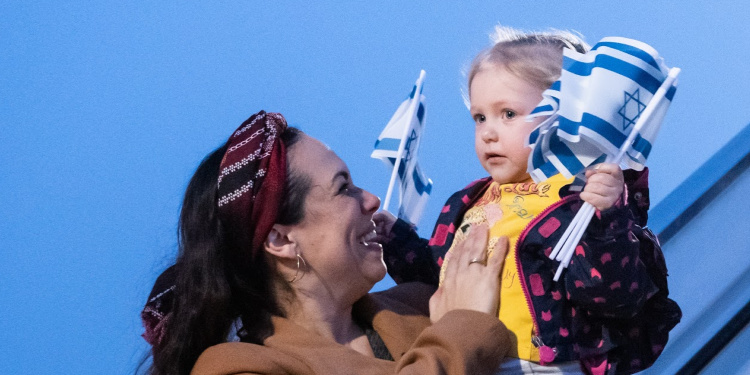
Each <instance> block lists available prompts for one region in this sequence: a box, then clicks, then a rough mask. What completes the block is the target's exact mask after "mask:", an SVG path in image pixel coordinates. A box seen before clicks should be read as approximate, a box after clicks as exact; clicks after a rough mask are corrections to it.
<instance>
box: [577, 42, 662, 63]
mask: <svg viewBox="0 0 750 375" xmlns="http://www.w3.org/2000/svg"><path fill="white" fill-rule="evenodd" d="M599 47H609V48H612V49H616V50H618V51H622V52H625V53H627V54H628V55H631V56H635V57H637V58H639V59H641V60H643V61H644V62H646V63H647V64H648V65H651V66H653V67H654V68H656V69H657V70H661V68H660V67H659V64H657V63H656V60H654V57H653V56H651V54H650V53H648V52H646V51H644V50H642V49H640V48H638V47H634V46H631V45H630V44H624V43H617V42H600V43H597V44H596V45H595V46H594V48H592V49H591V50H592V51H594V50H597V49H599Z"/></svg>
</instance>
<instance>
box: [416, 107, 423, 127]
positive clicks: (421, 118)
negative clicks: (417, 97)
mask: <svg viewBox="0 0 750 375" xmlns="http://www.w3.org/2000/svg"><path fill="white" fill-rule="evenodd" d="M417 118H418V119H419V123H420V124H421V123H423V122H424V104H422V102H419V109H417Z"/></svg>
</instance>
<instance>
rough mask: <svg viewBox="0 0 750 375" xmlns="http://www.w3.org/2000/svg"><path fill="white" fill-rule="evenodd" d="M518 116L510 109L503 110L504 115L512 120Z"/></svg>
mask: <svg viewBox="0 0 750 375" xmlns="http://www.w3.org/2000/svg"><path fill="white" fill-rule="evenodd" d="M516 116H517V114H516V112H515V111H513V110H510V109H506V110H503V117H505V118H506V119H508V120H512V119H514V118H515V117H516Z"/></svg>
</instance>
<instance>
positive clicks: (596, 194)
mask: <svg viewBox="0 0 750 375" xmlns="http://www.w3.org/2000/svg"><path fill="white" fill-rule="evenodd" d="M586 179H587V181H586V186H585V187H584V188H583V192H581V199H583V200H584V201H586V202H588V203H589V204H591V205H592V206H594V207H595V208H596V209H597V210H599V211H604V210H607V209H609V208H610V207H612V206H614V205H615V203H616V202H617V200H618V199H620V197H621V196H622V191H623V189H624V186H625V178H624V177H623V175H622V169H620V166H619V165H617V164H612V163H602V164H597V165H596V167H594V168H593V169H589V170H587V171H586Z"/></svg>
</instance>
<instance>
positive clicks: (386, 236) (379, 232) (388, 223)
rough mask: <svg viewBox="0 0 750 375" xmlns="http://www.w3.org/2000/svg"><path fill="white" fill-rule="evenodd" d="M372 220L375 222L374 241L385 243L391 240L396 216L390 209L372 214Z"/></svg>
mask: <svg viewBox="0 0 750 375" xmlns="http://www.w3.org/2000/svg"><path fill="white" fill-rule="evenodd" d="M372 221H374V222H375V238H374V241H375V242H377V243H379V244H381V245H385V244H387V243H388V242H390V241H391V229H393V225H394V224H396V217H395V216H393V214H391V213H390V212H388V211H378V212H376V213H375V214H374V215H372Z"/></svg>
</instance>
